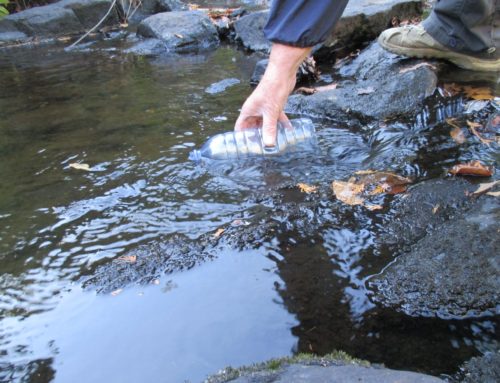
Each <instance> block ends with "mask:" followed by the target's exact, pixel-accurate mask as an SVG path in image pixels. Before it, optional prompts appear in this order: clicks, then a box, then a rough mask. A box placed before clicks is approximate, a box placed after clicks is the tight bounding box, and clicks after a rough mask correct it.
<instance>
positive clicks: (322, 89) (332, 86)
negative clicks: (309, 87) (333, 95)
mask: <svg viewBox="0 0 500 383" xmlns="http://www.w3.org/2000/svg"><path fill="white" fill-rule="evenodd" d="M314 89H316V91H317V92H326V91H327V90H334V89H337V83H336V82H334V83H332V84H328V85H322V86H317V87H316V88H314Z"/></svg>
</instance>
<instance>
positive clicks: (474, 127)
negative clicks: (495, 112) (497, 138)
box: [467, 121, 494, 146]
mask: <svg viewBox="0 0 500 383" xmlns="http://www.w3.org/2000/svg"><path fill="white" fill-rule="evenodd" d="M467 125H468V126H469V130H470V131H471V133H472V134H473V135H475V136H476V137H477V138H479V141H481V142H482V143H483V144H486V145H488V146H489V145H490V143H492V142H494V141H493V140H489V139H487V138H484V137H483V136H482V135H481V134H480V133H479V132H478V129H483V126H482V125H481V124H479V123H477V122H473V121H467Z"/></svg>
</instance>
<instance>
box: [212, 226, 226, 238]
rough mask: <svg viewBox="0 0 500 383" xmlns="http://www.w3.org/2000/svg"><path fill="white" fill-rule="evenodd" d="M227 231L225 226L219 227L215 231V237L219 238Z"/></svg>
mask: <svg viewBox="0 0 500 383" xmlns="http://www.w3.org/2000/svg"><path fill="white" fill-rule="evenodd" d="M225 231H226V229H223V228H219V229H217V230H216V231H215V233H214V238H219V237H220V236H221V235H222V233H224V232H225Z"/></svg>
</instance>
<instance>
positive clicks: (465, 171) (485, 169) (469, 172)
mask: <svg viewBox="0 0 500 383" xmlns="http://www.w3.org/2000/svg"><path fill="white" fill-rule="evenodd" d="M448 172H449V173H450V174H453V175H457V176H458V175H460V176H477V177H491V176H492V175H493V174H494V173H495V169H494V168H493V166H485V165H483V164H482V163H481V162H480V161H477V160H476V161H470V162H467V163H463V164H458V165H455V166H453V167H452V168H451V169H450V170H449V171H448Z"/></svg>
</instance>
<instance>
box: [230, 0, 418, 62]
mask: <svg viewBox="0 0 500 383" xmlns="http://www.w3.org/2000/svg"><path fill="white" fill-rule="evenodd" d="M421 13H422V2H421V1H420V0H357V1H350V2H349V3H348V5H347V7H346V9H345V11H344V13H343V15H342V17H341V18H340V20H339V22H338V23H337V26H336V27H335V30H334V32H333V33H332V34H331V35H330V36H329V37H328V38H327V40H326V41H325V42H324V44H323V47H322V48H321V49H320V50H319V51H317V52H316V53H315V55H325V54H327V55H329V54H330V53H331V52H332V51H336V50H338V49H350V48H352V47H354V46H357V45H359V44H360V43H361V42H364V41H369V40H372V39H373V38H375V37H376V36H378V35H379V34H380V32H382V31H383V30H384V29H386V28H388V27H389V26H390V24H391V20H392V18H393V17H395V16H396V17H398V18H400V19H406V18H412V17H415V16H419V15H420V14H421ZM268 17H269V11H261V12H256V13H252V14H250V15H247V16H244V17H242V18H241V19H239V20H238V21H236V22H235V24H234V29H235V32H236V37H237V38H238V39H239V40H240V41H241V43H242V44H243V46H244V47H246V48H247V49H250V50H253V51H261V52H268V51H269V49H270V46H271V45H270V43H269V41H268V40H267V39H266V37H265V36H264V32H263V29H264V26H265V24H266V22H267V19H268Z"/></svg>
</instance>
